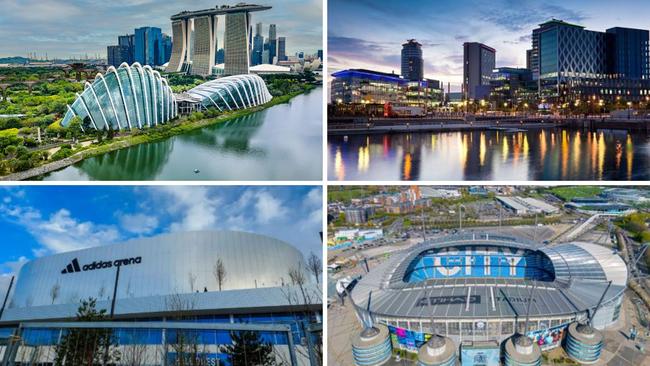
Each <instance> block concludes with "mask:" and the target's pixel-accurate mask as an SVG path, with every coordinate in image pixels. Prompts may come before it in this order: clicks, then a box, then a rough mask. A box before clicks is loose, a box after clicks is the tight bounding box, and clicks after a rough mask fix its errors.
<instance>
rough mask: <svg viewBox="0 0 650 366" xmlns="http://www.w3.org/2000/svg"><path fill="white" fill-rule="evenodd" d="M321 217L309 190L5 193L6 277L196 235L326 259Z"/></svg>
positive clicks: (0, 198)
mask: <svg viewBox="0 0 650 366" xmlns="http://www.w3.org/2000/svg"><path fill="white" fill-rule="evenodd" d="M116 197H119V199H116ZM97 207H101V209H100V210H98V209H97ZM321 210H322V189H321V188H320V187H308V186H304V187H255V186H237V187H205V186H160V187H138V186H123V187H120V186H116V187H102V186H76V187H75V186H62V187H57V186H31V187H5V188H4V189H2V190H0V216H1V217H2V218H1V219H0V230H1V231H2V232H3V233H4V238H5V242H6V243H11V245H6V246H5V250H3V252H2V253H1V255H0V275H3V274H10V273H17V271H18V269H19V268H20V267H21V266H22V265H23V264H24V263H25V262H26V261H27V260H31V259H34V258H38V257H42V256H45V255H49V254H55V253H61V252H67V251H71V250H77V249H83V248H88V247H94V246H100V245H109V244H115V243H120V242H124V241H126V240H130V239H134V238H139V237H151V236H155V235H159V234H164V233H169V232H183V231H194V230H239V231H247V232H253V233H256V234H263V235H268V236H271V237H274V238H277V239H280V240H284V241H286V242H288V243H290V244H292V245H294V246H295V247H296V248H298V249H299V250H300V251H301V252H302V253H303V254H304V255H305V256H307V255H309V253H310V252H314V253H315V254H316V255H318V256H320V255H321V241H320V237H319V231H321V229H322V226H321V225H322V221H321V220H322V212H321Z"/></svg>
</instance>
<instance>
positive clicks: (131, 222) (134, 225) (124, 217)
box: [118, 213, 158, 235]
mask: <svg viewBox="0 0 650 366" xmlns="http://www.w3.org/2000/svg"><path fill="white" fill-rule="evenodd" d="M118 219H119V221H120V227H122V229H124V230H126V231H128V232H130V233H133V234H138V235H142V234H150V233H152V232H153V231H154V230H156V229H157V228H158V218H157V217H155V216H149V215H146V214H143V213H135V214H118Z"/></svg>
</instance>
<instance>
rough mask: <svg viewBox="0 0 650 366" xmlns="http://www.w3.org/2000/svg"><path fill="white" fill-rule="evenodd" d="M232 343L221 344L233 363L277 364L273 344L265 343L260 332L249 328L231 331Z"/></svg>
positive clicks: (222, 349) (222, 350)
mask: <svg viewBox="0 0 650 366" xmlns="http://www.w3.org/2000/svg"><path fill="white" fill-rule="evenodd" d="M230 339H231V340H232V343H231V344H229V345H227V346H221V349H220V351H221V352H223V353H225V354H226V355H228V356H229V357H228V358H229V360H230V363H231V364H232V365H265V366H266V365H275V364H276V361H275V355H274V354H273V346H271V345H270V344H269V343H265V342H264V341H263V340H262V338H261V337H260V334H259V332H253V331H248V330H242V331H232V332H230Z"/></svg>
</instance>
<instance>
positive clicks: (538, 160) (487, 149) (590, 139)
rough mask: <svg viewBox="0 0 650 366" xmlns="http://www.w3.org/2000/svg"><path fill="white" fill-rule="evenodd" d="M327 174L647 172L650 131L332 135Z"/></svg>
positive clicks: (502, 176) (564, 176)
mask: <svg viewBox="0 0 650 366" xmlns="http://www.w3.org/2000/svg"><path fill="white" fill-rule="evenodd" d="M328 176H329V179H330V180H439V181H461V180H619V181H620V180H648V179H650V136H647V135H645V134H636V133H629V132H627V131H619V130H598V131H587V130H569V129H563V128H548V129H532V130H528V131H514V132H504V131H490V130H486V131H465V132H431V133H429V132H421V133H396V134H373V135H349V136H329V138H328Z"/></svg>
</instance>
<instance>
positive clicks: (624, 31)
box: [605, 27, 650, 80]
mask: <svg viewBox="0 0 650 366" xmlns="http://www.w3.org/2000/svg"><path fill="white" fill-rule="evenodd" d="M605 32H606V33H607V35H608V37H609V39H608V42H609V43H608V46H609V48H610V49H609V50H608V52H609V57H610V62H611V67H612V73H613V74H614V75H616V76H617V77H619V78H625V79H643V80H647V79H650V55H649V54H648V52H650V49H649V47H648V42H650V35H649V32H648V31H647V30H645V29H631V28H621V27H615V28H610V29H607V30H606V31H605ZM612 45H613V47H612Z"/></svg>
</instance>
